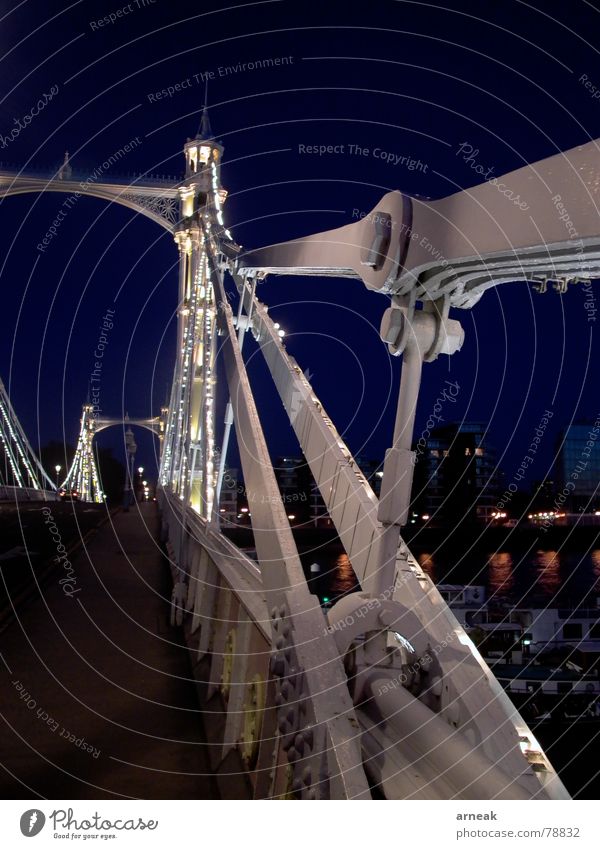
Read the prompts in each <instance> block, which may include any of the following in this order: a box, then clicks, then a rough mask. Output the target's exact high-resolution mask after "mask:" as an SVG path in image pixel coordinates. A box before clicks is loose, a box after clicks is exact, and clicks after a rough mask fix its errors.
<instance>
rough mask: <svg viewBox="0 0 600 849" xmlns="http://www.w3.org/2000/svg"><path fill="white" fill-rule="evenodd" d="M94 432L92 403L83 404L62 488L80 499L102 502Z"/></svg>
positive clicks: (94, 421) (94, 422) (94, 420)
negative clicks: (72, 454) (75, 446)
mask: <svg viewBox="0 0 600 849" xmlns="http://www.w3.org/2000/svg"><path fill="white" fill-rule="evenodd" d="M95 432H96V419H95V418H94V407H93V406H92V404H85V405H84V407H83V412H82V414H81V426H80V428H79V437H78V439H77V448H76V450H75V456H74V457H73V462H72V463H71V467H70V469H69V471H68V473H67V477H66V478H65V480H64V483H63V484H62V488H63V489H68V490H70V491H71V492H76V493H77V494H78V496H79V498H80V499H81V500H82V501H93V502H95V503H96V504H102V502H103V501H104V497H103V492H102V487H101V486H100V477H99V475H98V468H97V466H96V459H95V457H94V445H93V443H94V433H95Z"/></svg>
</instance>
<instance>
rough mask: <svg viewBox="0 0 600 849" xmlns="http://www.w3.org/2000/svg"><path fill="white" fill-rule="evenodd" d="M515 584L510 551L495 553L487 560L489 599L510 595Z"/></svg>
mask: <svg viewBox="0 0 600 849" xmlns="http://www.w3.org/2000/svg"><path fill="white" fill-rule="evenodd" d="M514 583H515V579H514V575H513V558H512V554H511V553H510V551H497V552H496V553H495V554H492V556H491V557H490V559H489V560H488V589H489V595H490V597H494V598H498V597H501V596H506V595H508V594H509V593H510V591H511V589H512V588H513V586H514Z"/></svg>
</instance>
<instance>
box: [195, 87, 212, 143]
mask: <svg viewBox="0 0 600 849" xmlns="http://www.w3.org/2000/svg"><path fill="white" fill-rule="evenodd" d="M212 137H213V132H212V129H211V126H210V119H209V117H208V79H206V80H205V81H204V107H203V108H202V118H201V119H200V129H199V130H198V136H197V138H199V139H204V140H205V141H206V140H208V139H212Z"/></svg>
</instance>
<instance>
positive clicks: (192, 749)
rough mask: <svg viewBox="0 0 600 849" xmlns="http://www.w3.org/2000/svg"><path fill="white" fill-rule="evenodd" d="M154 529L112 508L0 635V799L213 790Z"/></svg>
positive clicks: (145, 509) (151, 508)
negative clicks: (81, 548) (78, 551)
mask: <svg viewBox="0 0 600 849" xmlns="http://www.w3.org/2000/svg"><path fill="white" fill-rule="evenodd" d="M157 530H158V516H157V510H156V505H155V504H154V503H148V504H144V505H141V509H140V508H138V507H136V508H133V509H132V510H131V511H130V512H129V513H123V512H118V513H116V514H115V515H113V516H112V518H111V520H109V522H108V523H107V524H105V525H103V526H102V528H100V530H99V531H98V532H97V534H96V535H95V536H94V537H93V538H92V539H91V540H90V541H89V543H88V545H87V551H82V552H81V554H79V555H78V556H77V557H76V558H74V559H72V572H70V573H67V571H66V570H65V569H64V568H63V567H57V569H56V573H55V575H54V576H53V577H52V578H51V579H50V582H49V584H48V586H47V587H46V589H45V590H44V593H43V597H39V596H38V597H37V598H36V599H35V600H34V601H32V602H31V603H29V604H28V605H27V606H26V607H25V609H24V610H23V611H22V612H21V614H20V619H19V621H17V622H14V623H13V624H12V625H11V626H10V627H9V628H8V629H7V630H6V631H4V633H3V634H1V635H0V653H1V656H0V681H1V682H2V693H3V696H2V700H1V702H0V719H1V720H2V721H1V722H0V729H1V733H0V741H1V742H0V764H1V766H2V767H3V769H0V794H1V795H2V797H3V798H30V797H38V796H39V797H42V798H49V799H94V798H114V799H116V798H140V799H160V798H166V799H175V798H183V799H189V798H191V799H194V798H196V799H207V798H218V794H217V790H216V785H215V782H214V779H213V778H212V776H211V775H210V774H209V767H208V752H207V746H206V741H205V739H204V735H203V730H202V717H201V714H200V711H199V706H198V702H197V699H196V690H195V685H194V683H193V680H192V677H191V670H190V664H189V659H188V653H187V649H186V648H185V646H184V645H183V643H182V642H181V641H180V638H179V634H178V632H177V631H176V630H173V629H171V628H170V627H169V605H168V602H169V600H170V576H169V571H168V567H167V564H166V562H165V561H164V559H163V557H162V555H161V551H160V549H159V547H158V544H157V542H156V539H157ZM61 578H62V579H65V578H68V579H69V580H66V581H64V583H63V584H62V585H61V584H60V583H59V580H60V579H61Z"/></svg>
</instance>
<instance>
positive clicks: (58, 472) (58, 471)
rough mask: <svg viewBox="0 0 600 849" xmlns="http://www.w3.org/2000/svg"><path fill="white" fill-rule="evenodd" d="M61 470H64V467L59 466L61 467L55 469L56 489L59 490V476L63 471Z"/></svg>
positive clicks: (57, 466)
mask: <svg viewBox="0 0 600 849" xmlns="http://www.w3.org/2000/svg"><path fill="white" fill-rule="evenodd" d="M61 469H62V466H59V465H56V466H55V467H54V471H55V472H56V488H57V489H58V480H59V478H58V476H59V474H60V470H61Z"/></svg>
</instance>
